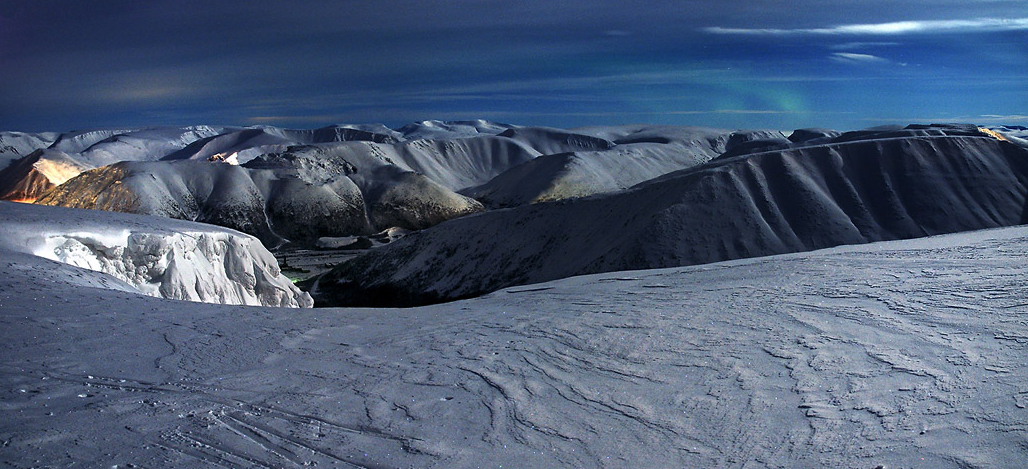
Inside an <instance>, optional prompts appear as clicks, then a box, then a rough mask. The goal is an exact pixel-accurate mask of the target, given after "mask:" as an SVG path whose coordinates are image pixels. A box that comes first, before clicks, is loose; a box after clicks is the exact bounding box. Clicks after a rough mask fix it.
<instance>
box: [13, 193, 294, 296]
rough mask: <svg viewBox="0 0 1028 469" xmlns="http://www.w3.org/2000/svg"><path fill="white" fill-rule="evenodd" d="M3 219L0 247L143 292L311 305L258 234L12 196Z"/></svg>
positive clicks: (78, 274) (157, 294)
mask: <svg viewBox="0 0 1028 469" xmlns="http://www.w3.org/2000/svg"><path fill="white" fill-rule="evenodd" d="M0 218H2V219H3V221H4V222H3V224H2V225H0V251H3V252H4V253H20V254H28V255H32V256H37V257H39V258H44V259H49V260H52V261H57V262H60V263H62V264H67V265H70V266H75V267H81V268H83V269H88V270H91V271H96V272H101V273H104V274H107V275H109V276H111V277H113V278H116V279H118V280H121V281H122V282H124V283H125V284H127V285H131V287H132V288H133V289H134V290H135V291H138V292H139V293H142V294H145V295H150V296H156V297H161V298H171V299H179V300H189V301H202V302H208V303H222V304H245V305H263V306H282V307H294V308H295V307H310V306H312V304H313V302H312V300H311V298H310V295H308V294H307V293H304V292H302V291H300V290H299V289H298V288H296V286H294V285H293V284H292V283H291V282H290V281H289V279H287V278H286V277H285V276H283V275H282V274H281V271H280V270H279V267H278V263H277V261H276V260H275V258H274V256H272V255H271V253H270V252H268V251H267V249H265V248H264V246H263V245H261V243H260V242H259V241H258V240H256V239H254V238H252V237H250V236H247V235H244V234H242V233H238V232H233V231H231V230H227V229H224V228H218V227H213V226H208V225H201V224H197V223H186V222H171V221H170V220H165V219H160V218H153V217H138V216H130V215H122V214H114V213H97V212H87V211H82V210H74V209H66V208H57V207H42V206H37V205H26V204H17V203H11V202H0ZM63 275H69V274H68V273H67V272H65V273H64V274H63ZM70 275H76V276H79V277H81V276H82V273H81V272H79V273H75V274H70ZM56 277H57V278H60V275H57V276H56ZM114 283H117V282H114Z"/></svg>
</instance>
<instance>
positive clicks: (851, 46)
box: [828, 42, 900, 50]
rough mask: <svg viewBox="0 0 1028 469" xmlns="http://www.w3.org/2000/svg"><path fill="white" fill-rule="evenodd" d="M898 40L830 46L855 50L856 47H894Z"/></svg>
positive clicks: (845, 43) (831, 47)
mask: <svg viewBox="0 0 1028 469" xmlns="http://www.w3.org/2000/svg"><path fill="white" fill-rule="evenodd" d="M898 45H900V43H898V42H844V43H842V44H833V45H831V46H828V48H829V49H832V50H855V49H867V48H869V47H893V46H898Z"/></svg>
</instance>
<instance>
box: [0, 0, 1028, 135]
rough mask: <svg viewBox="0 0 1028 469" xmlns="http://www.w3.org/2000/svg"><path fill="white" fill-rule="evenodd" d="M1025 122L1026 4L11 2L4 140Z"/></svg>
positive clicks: (0, 61) (876, 0) (7, 5)
mask: <svg viewBox="0 0 1028 469" xmlns="http://www.w3.org/2000/svg"><path fill="white" fill-rule="evenodd" d="M474 118H483V119H489V120H495V121H501V122H510V123H516V124H538V125H553V126H560V127H573V126H577V125H592V124H604V123H610V124H622V123H659V124H687V125H708V126H718V127H736V128H756V127H770V128H781V129H792V128H798V127H810V126H819V127H833V128H838V129H852V128H862V127H868V126H872V125H880V124H888V123H909V122H927V121H969V122H977V123H1007V124H1021V125H1028V0H1018V1H1010V0H960V1H957V0H932V1H928V0H873V1H864V0H833V1H831V2H828V1H824V0H817V1H815V0H779V1H764V2H754V1H752V0H745V1H744V0H716V1H711V0H683V1H655V0H638V1H632V0H619V1H607V0H588V1H585V0H564V1H553V0H545V1H543V0H538V1H537V0H530V1H485V0H420V1H419V0H410V1H399V0H375V1H370V0H368V1H325V0H291V1H273V0H250V1H246V2H236V1H218V0H204V1H199V0H176V1H162V0H154V1H139V0H132V1H120V0H105V1H92V0H61V1H56V0H0V129H3V130H25V131H40V130H71V129H83V128H104V127H137V126H149V125H184V124H242V125H249V124H271V125H279V126H288V127H300V128H310V127H317V126H322V125H327V124H333V123H370V122H381V123H385V124H387V125H390V126H398V125H402V124H404V123H407V122H411V121H415V120H424V119H446V120H458V119H474Z"/></svg>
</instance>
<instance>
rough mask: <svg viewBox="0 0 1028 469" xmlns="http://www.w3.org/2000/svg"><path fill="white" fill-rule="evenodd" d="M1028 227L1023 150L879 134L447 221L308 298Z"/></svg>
mask: <svg viewBox="0 0 1028 469" xmlns="http://www.w3.org/2000/svg"><path fill="white" fill-rule="evenodd" d="M972 129H973V128H972ZM1024 223H1028V151H1026V150H1025V149H1024V148H1021V147H1018V146H1015V145H1013V144H1010V143H1008V142H1003V141H1000V140H998V139H996V138H993V137H990V136H986V135H983V134H981V133H978V131H977V130H974V129H973V130H971V131H965V130H963V129H954V128H930V129H921V128H915V129H885V130H873V131H865V132H859V133H846V134H842V135H840V136H838V137H837V138H836V139H834V140H832V141H831V142H829V143H821V144H811V143H809V142H807V143H806V144H799V146H798V147H796V148H787V149H784V150H776V151H763V152H758V153H751V154H742V155H738V156H733V157H720V158H718V159H715V160H714V161H712V162H710V163H708V164H706V165H702V166H698V167H695V168H692V169H686V170H683V171H679V172H675V173H671V174H669V175H665V176H662V177H659V178H655V179H653V180H650V181H647V182H645V183H643V184H640V185H639V186H638V187H636V188H635V189H633V190H629V191H624V192H619V193H615V194H610V195H603V196H595V197H590V198H584V199H577V200H571V201H560V202H554V203H543V204H535V205H530V206H522V207H517V208H514V209H506V210H496V211H492V212H488V213H483V214H478V215H475V216H471V217H465V218H461V219H457V220H451V221H449V222H447V223H443V224H441V225H438V226H436V227H433V228H431V229H428V230H424V231H421V232H417V233H412V234H411V235H410V236H407V237H405V238H404V239H402V240H399V241H397V242H396V243H392V244H390V245H389V246H383V247H382V248H379V249H375V250H373V251H370V252H368V253H367V254H365V255H363V256H360V257H357V258H355V259H353V260H350V261H348V262H346V263H344V264H342V265H340V266H338V267H336V269H335V270H333V271H332V272H330V273H328V274H325V275H323V276H321V277H320V278H319V279H318V280H317V281H316V283H314V284H313V285H311V287H310V290H309V291H311V294H312V295H313V296H314V298H315V301H317V302H319V304H322V305H334V306H344V305H351V306H357V305H361V306H410V305H416V304H426V303H430V302H435V301H446V300H452V299H458V298H465V297H469V296H475V295H480V294H483V293H487V292H490V291H493V290H496V289H498V288H503V287H508V286H511V285H519V284H527V283H535V282H541V281H547V280H553V279H558V278H563V277H568V276H572V275H582V274H590V273H598V272H607V271H617V270H628V269H645V268H660V267H673V266H680V265H694V264H702V263H708V262H716V261H722V260H728V259H737V258H745V257H757V256H765V255H771V254H781V253H786V252H797V251H807V250H811V249H818V248H825V247H830V246H836V245H840V244H858V243H866V242H871V241H882V240H890V239H904V238H914V237H921V236H928V235H933V234H941V233H951V232H957V231H965V230H973V229H981V228H990V227H999V226H1010V225H1016V224H1024Z"/></svg>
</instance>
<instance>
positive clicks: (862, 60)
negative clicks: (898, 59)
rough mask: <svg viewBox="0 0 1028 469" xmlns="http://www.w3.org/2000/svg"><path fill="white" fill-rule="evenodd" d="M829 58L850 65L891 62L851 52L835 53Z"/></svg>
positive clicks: (875, 56) (874, 56)
mask: <svg viewBox="0 0 1028 469" xmlns="http://www.w3.org/2000/svg"><path fill="white" fill-rule="evenodd" d="M829 58H830V59H832V60H834V61H836V62H839V63H844V64H851V65H868V64H885V63H890V62H892V61H891V60H889V59H884V58H882V57H878V56H877V55H871V54H857V53H853V52H836V53H834V54H832V55H831V56H830V57H829Z"/></svg>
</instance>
